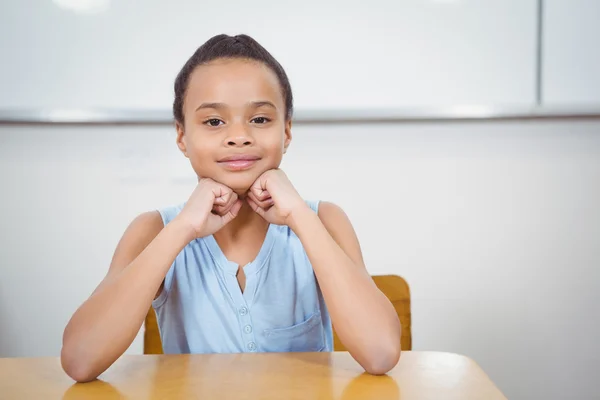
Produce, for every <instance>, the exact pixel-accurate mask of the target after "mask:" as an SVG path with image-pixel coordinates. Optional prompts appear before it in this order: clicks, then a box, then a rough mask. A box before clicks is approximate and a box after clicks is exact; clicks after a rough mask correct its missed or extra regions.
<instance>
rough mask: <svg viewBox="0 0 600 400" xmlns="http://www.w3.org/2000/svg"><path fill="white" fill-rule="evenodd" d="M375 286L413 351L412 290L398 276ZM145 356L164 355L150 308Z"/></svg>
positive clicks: (378, 278) (337, 344)
mask: <svg viewBox="0 0 600 400" xmlns="http://www.w3.org/2000/svg"><path fill="white" fill-rule="evenodd" d="M373 281H375V284H376V285H377V287H378V288H379V290H381V291H382V292H383V294H385V295H386V296H387V298H388V299H389V300H390V301H391V303H392V304H393V306H394V308H395V309H396V313H398V317H399V318H400V324H401V325H402V338H401V339H400V347H401V349H402V350H403V351H406V350H411V349H412V332H411V317H410V290H409V287H408V284H407V283H406V281H405V280H404V279H402V278H401V277H399V276H397V275H375V276H373ZM144 325H145V331H144V354H162V353H163V350H162V344H161V342H160V333H159V331H158V325H157V323H156V314H155V312H154V309H152V308H150V310H149V312H148V315H147V316H146V321H145V323H144ZM333 349H334V351H346V348H345V347H344V345H343V344H342V342H341V341H340V339H339V338H338V336H337V334H336V333H335V329H334V333H333Z"/></svg>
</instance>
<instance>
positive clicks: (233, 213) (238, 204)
mask: <svg viewBox="0 0 600 400" xmlns="http://www.w3.org/2000/svg"><path fill="white" fill-rule="evenodd" d="M241 208H242V201H241V200H236V201H235V203H233V205H232V206H231V207H230V208H229V211H228V212H227V213H226V214H225V215H223V216H222V217H221V222H222V223H223V226H225V225H227V224H228V223H230V222H231V221H232V220H233V219H234V218H235V217H237V215H238V213H239V212H240V209H241Z"/></svg>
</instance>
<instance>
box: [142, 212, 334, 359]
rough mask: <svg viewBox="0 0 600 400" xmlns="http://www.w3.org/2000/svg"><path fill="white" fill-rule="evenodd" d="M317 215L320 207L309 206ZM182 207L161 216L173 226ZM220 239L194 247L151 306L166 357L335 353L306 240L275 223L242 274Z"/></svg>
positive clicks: (177, 261) (182, 255) (202, 241)
mask: <svg viewBox="0 0 600 400" xmlns="http://www.w3.org/2000/svg"><path fill="white" fill-rule="evenodd" d="M307 204H308V205H309V206H310V207H311V209H312V210H313V211H315V212H317V211H318V205H319V203H318V202H307ZM182 208H183V204H182V205H178V206H174V207H169V208H166V209H162V210H159V212H160V214H161V216H162V219H163V222H164V224H165V225H166V224H168V223H169V222H170V221H171V220H173V218H175V216H176V215H177V214H178V213H179V212H180V211H181V209H182ZM237 270H238V265H237V264H236V263H233V262H231V261H228V260H227V258H226V257H225V255H224V254H223V252H222V251H221V249H220V248H219V245H218V244H217V242H216V241H215V239H214V237H213V236H212V235H211V236H207V237H204V238H201V239H195V240H193V241H192V242H190V243H189V244H188V245H187V246H186V247H185V248H184V249H183V250H182V251H181V252H180V253H179V255H178V256H177V257H176V259H175V261H174V262H173V264H172V265H171V268H170V269H169V272H168V273H167V275H166V277H165V283H164V289H163V291H162V292H161V293H160V295H159V296H158V297H157V298H156V299H155V300H154V301H153V302H152V306H153V307H154V309H155V311H156V316H157V321H158V327H159V331H160V335H161V340H162V346H163V351H164V353H165V354H180V353H240V352H297V351H333V331H332V326H331V319H330V316H329V313H328V311H327V308H326V306H325V301H324V299H323V295H322V293H321V290H320V288H319V285H318V282H317V279H316V277H315V274H314V271H313V269H312V265H311V263H310V261H309V259H308V256H307V255H306V252H305V251H304V248H303V246H302V243H301V242H300V239H298V237H297V236H296V235H295V234H294V232H292V230H291V229H290V228H289V227H287V226H279V225H273V224H271V225H270V226H269V228H268V231H267V235H266V238H265V241H264V243H263V245H262V248H261V249H260V251H259V253H258V256H257V257H256V259H255V260H254V261H252V262H251V263H249V264H247V265H245V266H244V273H245V275H246V287H245V289H244V292H243V293H242V291H241V289H240V286H239V284H238V281H237V278H236V273H237Z"/></svg>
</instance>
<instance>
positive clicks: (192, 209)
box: [177, 178, 242, 238]
mask: <svg viewBox="0 0 600 400" xmlns="http://www.w3.org/2000/svg"><path fill="white" fill-rule="evenodd" d="M241 207H242V201H241V200H239V199H238V196H237V194H236V193H235V192H234V191H233V190H231V189H230V188H228V187H227V186H225V185H222V184H220V183H217V182H215V181H213V180H212V179H209V178H202V179H200V181H199V182H198V185H197V186H196V189H194V192H193V193H192V195H191V196H190V198H189V199H188V201H187V203H186V204H185V206H184V207H183V210H181V212H180V213H179V215H178V216H177V219H178V220H179V221H182V222H183V223H184V224H186V225H187V226H189V227H190V228H191V229H192V231H193V234H194V237H195V238H202V237H205V236H209V235H212V234H213V233H215V232H217V231H218V230H219V229H221V228H222V227H224V226H225V225H226V224H228V223H229V222H231V220H233V219H234V218H235V217H237V214H238V212H239V211H240V208H241Z"/></svg>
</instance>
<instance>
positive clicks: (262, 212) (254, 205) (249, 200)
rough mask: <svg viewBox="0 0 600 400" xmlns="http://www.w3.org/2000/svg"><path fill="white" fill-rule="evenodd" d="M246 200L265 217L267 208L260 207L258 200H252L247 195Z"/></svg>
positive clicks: (255, 210) (256, 211)
mask: <svg viewBox="0 0 600 400" xmlns="http://www.w3.org/2000/svg"><path fill="white" fill-rule="evenodd" d="M246 202H247V203H248V205H250V208H251V209H252V210H254V212H255V213H257V214H258V215H260V216H261V217H263V218H264V217H265V210H263V209H262V208H260V207H259V205H258V204H256V202H255V201H254V200H252V199H251V198H250V197H246Z"/></svg>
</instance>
